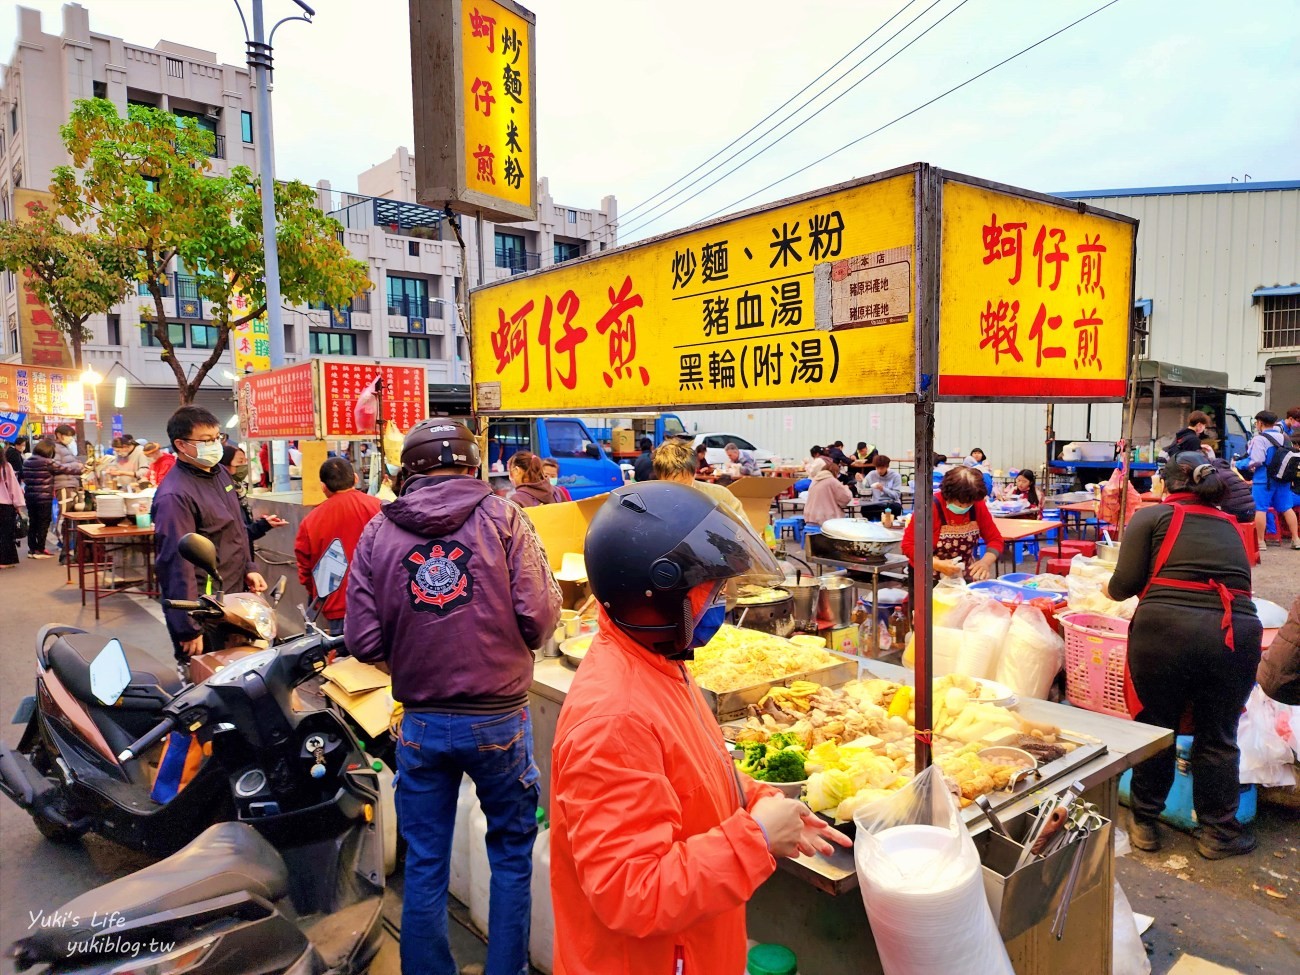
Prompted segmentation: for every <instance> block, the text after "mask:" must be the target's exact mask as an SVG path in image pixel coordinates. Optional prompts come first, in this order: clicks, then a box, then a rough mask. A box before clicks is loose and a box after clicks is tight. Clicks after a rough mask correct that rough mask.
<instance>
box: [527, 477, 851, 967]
mask: <svg viewBox="0 0 1300 975" xmlns="http://www.w3.org/2000/svg"><path fill="white" fill-rule="evenodd" d="M585 554H586V560H587V573H588V579H589V581H590V583H591V589H592V592H593V593H594V594H595V596H596V599H597V600H598V601H599V603H600V607H601V613H600V631H599V632H598V633H597V635H596V637H595V638H594V639H593V640H592V642H591V646H590V649H589V650H588V651H587V655H586V657H585V659H584V660H583V664H582V667H581V668H579V670H578V674H577V677H576V678H575V679H574V681H573V687H572V689H571V690H570V691H569V693H568V695H567V697H566V699H565V702H564V708H563V710H561V711H560V721H559V725H558V727H557V729H556V736H555V745H554V748H553V749H552V768H551V896H552V903H553V904H554V905H555V970H556V971H557V972H565V973H567V975H633V973H636V975H640V973H646V975H652V973H653V975H658V973H665V972H677V973H680V972H686V973H688V975H690V973H704V972H708V973H713V972H723V973H731V972H740V971H743V970H744V968H745V947H746V944H745V906H744V905H745V902H746V901H748V900H749V898H750V897H751V896H753V894H754V892H755V890H757V889H758V887H759V885H760V884H762V883H763V881H765V880H766V879H767V878H768V877H769V876H771V875H772V873H773V871H774V870H775V869H776V860H775V857H793V856H795V855H797V854H799V853H806V854H812V853H813V852H821V853H830V852H832V850H833V849H834V848H833V847H832V845H831V844H832V843H836V844H838V845H840V846H848V845H849V840H848V837H846V836H844V835H842V834H840V833H838V832H836V831H835V830H833V829H832V828H831V827H830V826H829V825H828V824H826V823H824V822H822V821H821V820H819V819H817V817H816V816H814V815H813V814H812V813H811V812H810V811H809V810H808V807H807V806H805V805H803V804H802V803H800V802H798V801H797V800H794V799H787V798H785V797H783V796H782V795H781V794H780V793H779V792H778V791H777V790H776V789H774V788H773V787H771V786H769V785H764V784H761V783H758V782H755V781H754V780H753V779H750V778H749V777H747V776H743V775H740V774H739V773H738V772H737V770H736V768H735V765H734V764H733V762H732V759H731V755H730V754H729V752H728V750H727V746H726V743H725V742H724V741H723V738H722V731H721V729H719V727H718V724H717V722H716V721H715V720H714V718H713V715H712V714H711V713H710V712H709V709H708V705H707V704H706V703H705V701H704V698H703V695H701V693H700V690H699V687H698V686H697V685H696V684H695V681H694V680H693V679H692V678H691V675H690V672H689V671H688V670H687V668H686V664H685V660H687V659H690V657H691V656H692V654H693V650H694V648H695V647H700V646H703V645H704V644H705V643H707V642H708V640H709V639H710V638H711V637H712V636H713V635H714V633H716V632H717V630H718V628H719V627H720V626H721V625H722V621H723V619H724V618H725V612H726V609H725V605H724V603H723V601H722V600H723V597H722V589H723V587H724V586H725V585H726V583H727V580H729V579H733V578H734V579H743V580H744V581H746V582H753V583H757V584H760V585H770V584H772V583H774V582H779V581H780V580H781V578H782V574H781V570H780V568H779V566H778V565H777V563H776V560H775V559H773V557H772V555H771V553H770V552H769V551H768V550H767V546H766V545H765V544H764V543H763V541H762V539H760V538H759V537H758V535H756V534H755V533H754V531H753V529H752V528H750V527H749V526H748V525H747V524H743V523H742V522H741V520H740V519H738V518H737V517H736V516H735V515H733V514H732V513H731V512H729V511H727V510H725V509H724V508H722V507H721V506H719V505H718V503H717V502H716V501H714V500H713V499H712V498H710V497H707V496H706V495H704V494H702V493H701V492H699V491H696V490H695V489H694V488H691V487H689V486H687V485H684V484H672V483H667V482H664V481H647V482H642V483H639V484H633V485H627V486H625V487H622V488H619V489H618V490H617V491H615V492H613V493H612V494H610V495H609V500H608V501H606V502H605V504H604V505H603V506H602V507H601V509H600V510H599V511H598V512H597V513H596V516H595V518H593V519H592V523H591V528H590V529H589V531H588V532H587V541H586V546H585Z"/></svg>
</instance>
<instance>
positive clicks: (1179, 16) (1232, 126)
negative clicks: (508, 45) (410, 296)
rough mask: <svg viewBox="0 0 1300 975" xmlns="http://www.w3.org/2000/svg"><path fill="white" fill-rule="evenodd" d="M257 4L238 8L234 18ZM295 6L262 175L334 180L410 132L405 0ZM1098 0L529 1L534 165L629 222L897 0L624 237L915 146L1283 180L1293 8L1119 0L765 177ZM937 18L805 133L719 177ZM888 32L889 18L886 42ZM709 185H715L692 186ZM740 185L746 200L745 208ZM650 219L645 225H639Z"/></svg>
mask: <svg viewBox="0 0 1300 975" xmlns="http://www.w3.org/2000/svg"><path fill="white" fill-rule="evenodd" d="M250 2H251V0H242V3H243V4H244V6H245V9H248V5H249V3H250ZM311 2H312V5H313V6H314V7H315V8H316V11H317V18H316V23H315V24H313V25H311V26H308V25H306V24H301V23H295V24H288V25H286V26H285V27H284V28H283V29H282V30H281V32H280V33H279V35H278V36H277V37H276V49H275V62H276V67H277V71H276V88H275V122H276V153H277V165H278V173H277V175H278V176H280V177H281V178H292V177H297V178H300V179H303V180H305V181H308V182H314V181H316V180H317V179H320V178H326V179H329V180H330V181H331V182H332V183H333V185H334V187H335V188H336V189H349V188H353V187H355V183H356V174H357V173H358V172H360V171H361V170H363V169H365V168H366V167H368V166H370V165H372V164H374V163H377V162H380V161H382V160H383V159H386V158H387V157H388V156H389V155H390V154H391V153H392V152H393V150H394V149H395V148H396V147H397V146H399V145H408V146H409V145H411V143H412V121H411V79H410V46H409V45H410V40H409V30H408V23H407V18H408V13H407V11H408V7H407V0H311ZM1103 2H1104V0H1050V2H1044V0H965V2H963V0H937V3H936V0H913V2H912V3H911V4H905V0H797V2H791V0H532V2H531V3H530V4H527V5H528V6H530V8H531V9H532V10H534V12H535V13H536V14H537V22H538V27H537V48H538V50H537V65H538V67H537V77H538V92H537V98H538V152H539V157H540V158H539V166H538V171H539V173H540V174H541V175H545V176H549V177H550V183H551V190H552V194H553V195H554V197H555V199H556V200H557V201H558V202H560V203H564V204H569V205H572V206H580V207H595V206H598V205H599V203H600V200H601V197H603V196H604V195H606V194H610V193H612V194H614V195H616V196H617V197H618V199H619V205H620V209H621V210H622V211H623V212H624V213H625V214H626V213H628V211H629V210H631V208H632V207H634V206H635V205H636V204H639V203H642V202H643V201H644V200H645V199H646V198H647V197H649V196H651V195H653V194H655V193H656V192H657V191H659V190H660V189H661V188H663V187H664V186H666V185H668V184H670V183H672V182H673V181H674V180H676V179H677V178H678V177H681V176H683V175H684V174H685V173H687V171H689V170H691V169H692V167H694V166H696V165H697V164H699V163H702V162H704V161H705V160H706V159H708V158H709V157H710V156H711V155H713V154H714V153H715V152H716V151H717V150H719V149H721V148H723V147H724V146H725V145H726V144H727V143H729V142H731V141H732V140H733V139H735V138H736V137H738V136H740V135H741V134H742V133H743V132H744V131H745V130H746V129H748V128H749V127H750V126H751V125H754V124H755V123H758V122H759V121H760V120H762V119H763V118H764V116H766V115H767V114H768V113H769V112H771V111H773V110H774V109H776V108H777V107H778V106H780V105H781V104H782V103H783V102H784V101H786V99H787V98H789V97H790V96H792V95H794V94H795V93H796V92H797V91H799V89H801V88H802V87H804V86H805V85H806V84H808V83H809V82H811V81H812V80H813V79H814V78H815V77H816V76H817V75H819V74H820V73H821V72H822V71H824V70H825V69H827V68H829V67H830V66H831V65H832V64H834V63H835V62H836V61H837V60H838V59H839V58H841V57H842V56H843V55H845V54H847V53H848V52H849V51H850V50H851V49H852V48H854V46H855V45H856V44H858V43H859V42H860V41H862V40H863V39H864V38H866V37H867V35H869V34H870V33H871V32H872V31H873V30H875V29H876V28H877V27H880V25H881V24H882V23H883V22H885V21H886V20H887V19H888V18H890V17H891V16H892V15H894V14H895V13H897V12H898V11H899V10H900V8H904V7H905V9H903V12H902V13H901V14H900V15H899V16H898V17H897V18H896V19H895V20H893V21H892V23H890V25H889V26H888V27H886V28H884V29H883V30H882V31H881V32H880V33H879V34H877V35H876V36H875V37H874V38H873V39H872V40H870V41H869V42H867V43H866V44H865V45H864V46H862V47H860V48H859V49H858V50H857V51H856V52H854V53H853V54H852V55H851V56H850V57H849V58H848V59H847V60H846V61H845V62H844V63H843V64H842V65H841V66H840V67H839V68H836V69H835V70H834V71H832V72H831V73H830V74H829V75H828V76H827V77H826V78H824V79H823V80H822V81H820V82H818V83H817V84H816V85H814V86H813V87H812V88H810V89H809V91H808V92H806V93H805V94H804V95H803V96H801V98H800V99H798V100H796V101H795V102H793V103H791V104H790V105H789V106H788V107H786V108H785V109H783V110H782V111H781V112H780V113H779V114H778V115H777V116H776V118H777V119H779V118H781V117H783V116H785V115H786V114H788V113H789V112H791V111H794V110H795V109H796V108H797V106H798V105H799V103H800V102H801V101H803V99H804V98H807V97H809V96H811V95H814V94H815V93H816V92H818V91H819V90H820V89H821V88H822V87H823V86H824V85H826V84H829V83H831V82H832V81H833V79H834V78H835V77H837V76H838V75H839V74H840V73H841V72H842V71H844V70H845V69H848V68H850V66H852V65H853V64H854V63H855V62H857V61H858V60H859V59H861V58H863V57H864V56H867V55H868V54H870V52H871V51H872V50H873V49H874V48H875V47H877V45H879V44H881V43H882V42H884V43H885V47H884V48H883V49H882V50H881V51H879V52H878V53H875V54H873V55H871V56H870V57H869V58H868V60H867V61H866V62H865V63H864V64H862V65H861V66H860V67H858V68H857V69H856V70H853V71H852V72H851V73H850V74H849V76H848V77H847V78H845V79H844V80H843V81H840V82H839V83H838V84H836V85H835V86H834V87H833V88H832V89H831V91H829V92H828V93H827V94H825V95H823V96H821V98H820V99H818V100H817V101H816V102H815V103H814V105H813V106H812V107H810V108H809V109H805V110H803V111H802V112H800V113H799V114H797V115H795V117H794V118H792V119H791V120H790V121H789V122H786V123H785V125H784V126H783V127H782V128H781V129H778V131H777V132H776V133H773V134H772V135H770V136H767V137H766V138H764V139H763V140H762V141H760V142H758V143H757V144H756V145H755V146H754V147H753V148H750V149H748V150H746V151H744V152H743V153H742V154H741V155H740V156H738V157H737V158H736V159H735V160H733V161H731V162H730V163H728V164H727V165H726V166H725V168H724V169H722V170H720V171H719V172H717V173H714V174H713V175H710V176H708V177H706V178H704V179H703V180H702V181H701V182H699V184H698V185H697V186H695V187H693V188H692V189H690V190H688V191H687V192H685V193H683V194H682V195H680V196H678V197H677V198H676V199H674V200H672V201H671V202H670V203H668V204H667V206H674V205H676V204H678V203H681V202H682V201H684V200H686V201H687V202H685V203H684V204H683V205H681V206H680V208H678V209H676V210H674V211H673V212H671V213H665V214H663V215H661V216H657V217H656V216H655V211H653V210H650V209H644V208H643V209H639V210H637V211H635V212H632V213H631V214H630V215H628V216H627V217H625V218H624V220H623V227H624V235H623V238H624V239H625V240H627V239H632V238H635V237H641V236H645V235H647V234H649V233H658V232H662V231H665V230H670V229H673V228H675V227H679V226H683V225H686V224H688V223H692V222H694V221H696V220H700V219H702V218H704V217H706V216H709V215H711V214H713V213H715V212H723V213H725V212H729V211H731V210H733V209H740V208H742V207H748V206H753V205H756V204H759V203H763V202H768V201H771V200H776V199H780V198H782V197H785V196H789V195H792V194H794V193H798V192H803V191H806V190H810V189H815V188H817V187H819V186H826V185H830V184H833V183H836V182H840V181H842V180H845V179H849V178H852V177H855V176H861V175H865V174H868V173H873V172H878V171H881V170H884V169H888V168H891V167H893V166H896V165H899V164H903V163H907V162H912V161H915V160H925V161H928V162H932V163H935V164H938V165H941V166H945V167H948V168H951V169H955V170H959V171H962V172H967V173H971V174H974V175H978V176H983V177H987V178H990V179H996V180H1001V181H1004V182H1008V183H1013V184H1017V185H1022V186H1027V187H1030V188H1033V189H1039V190H1045V191H1064V190H1079V189H1091V188H1104V187H1119V186H1150V185H1164V184H1176V183H1218V182H1227V181H1228V180H1229V179H1230V178H1231V177H1233V176H1236V177H1237V178H1239V179H1240V178H1242V177H1243V176H1244V174H1247V173H1248V174H1250V176H1251V177H1252V178H1253V179H1256V180H1267V179H1296V178H1300V163H1298V162H1297V160H1300V16H1297V9H1300V4H1298V3H1297V0H1245V2H1237V3H1225V2H1224V0H1119V2H1117V3H1115V4H1114V5H1113V6H1111V7H1109V8H1108V9H1106V10H1104V11H1102V12H1101V13H1099V14H1097V15H1096V16H1095V17H1092V18H1091V19H1089V20H1087V21H1085V22H1084V23H1082V24H1079V25H1078V26H1076V27H1074V28H1072V29H1071V30H1069V31H1067V32H1066V33H1064V34H1062V35H1061V36H1060V37H1057V38H1055V39H1053V40H1050V41H1048V42H1047V43H1045V44H1043V45H1042V46H1041V47H1038V48H1037V49H1035V50H1033V51H1031V52H1029V53H1028V54H1025V55H1024V56H1022V57H1020V58H1018V59H1016V60H1015V61H1012V62H1011V63H1010V64H1008V65H1006V66H1004V67H1002V68H999V69H998V70H996V71H994V72H992V73H991V74H989V75H987V76H986V77H984V78H982V79H980V80H978V81H975V82H974V83H972V84H970V85H969V86H967V87H965V88H963V89H961V90H960V91H958V92H956V93H954V94H952V95H949V96H948V97H946V98H943V99H942V100H940V101H938V102H936V103H935V104H934V105H932V106H930V107H928V108H925V109H923V110H921V111H919V112H917V113H916V114H915V115H912V116H911V117H910V118H908V119H906V120H904V121H902V122H899V123H898V124H896V125H893V126H891V127H889V128H887V129H885V130H884V131H882V132H880V133H879V134H877V135H874V136H872V137H870V138H868V139H866V140H865V141H863V142H861V143H859V144H858V145H857V146H855V147H854V148H852V149H849V150H848V151H845V152H842V153H839V154H838V155H836V156H833V157H832V158H830V159H828V160H826V161H824V162H821V163H819V164H817V165H815V166H812V168H810V169H808V170H807V171H805V172H802V173H800V174H798V175H796V176H793V177H792V178H789V179H786V180H785V181H784V182H781V183H780V184H779V185H776V186H772V187H770V188H767V187H768V185H769V184H771V183H773V182H774V181H777V180H780V179H782V178H783V177H786V176H789V175H790V174H791V173H793V172H794V171H796V170H799V169H801V168H803V167H804V166H807V165H808V164H809V163H812V162H813V161H814V160H817V159H818V158H819V157H821V156H823V155H825V154H826V153H829V152H831V151H832V150H833V149H836V148H838V147H840V146H842V145H844V144H845V143H847V142H850V141H851V140H853V139H856V138H857V137H859V136H861V135H863V134H865V133H867V132H869V131H871V130H872V129H875V128H877V127H878V126H881V125H883V124H885V123H887V122H889V121H891V120H892V119H894V118H896V117H897V116H900V115H902V114H903V113H905V112H908V111H910V110H911V109H913V108H915V107H916V106H918V105H920V104H921V103H923V102H925V101H927V100H929V99H931V98H933V97H935V96H936V95H939V94H940V93H942V92H944V91H946V90H947V89H949V88H951V87H952V86H954V85H957V84H960V83H961V82H963V81H966V80H967V79H968V78H970V77H971V76H973V75H975V74H977V73H978V72H980V71H983V70H984V69H986V68H988V67H990V66H992V65H994V64H996V63H997V62H999V61H1000V60H1002V59H1003V58H1005V57H1007V56H1009V55H1011V54H1014V53H1015V52H1017V51H1019V50H1020V49H1021V48H1024V47H1026V46H1028V45H1030V44H1032V43H1034V42H1035V41H1038V40H1039V39H1041V38H1043V37H1045V36H1046V35H1048V34H1050V33H1052V32H1053V31H1056V30H1059V29H1060V28H1062V27H1064V26H1065V25H1067V24H1069V23H1071V22H1072V21H1074V20H1077V19H1078V18H1080V17H1082V16H1084V15H1085V14H1087V13H1088V12H1090V11H1092V10H1094V9H1095V8H1097V7H1098V6H1100V5H1101V4H1102V3H1103ZM24 5H25V6H30V7H35V8H38V9H40V10H41V11H42V13H43V14H44V17H45V29H46V30H47V31H49V32H52V33H58V31H59V29H60V23H61V15H60V7H61V4H60V3H59V2H58V0H27V3H25V4H24ZM85 5H86V6H87V7H89V9H90V24H91V30H93V31H97V32H103V33H108V34H115V35H118V36H121V37H125V38H126V39H127V40H129V41H133V42H137V43H144V44H150V45H152V44H154V43H156V42H157V41H158V40H160V39H168V40H174V41H177V42H180V43H184V44H189V45H193V46H195V47H200V48H204V49H208V50H212V49H215V50H216V52H217V54H218V56H219V57H220V58H221V59H222V60H223V61H227V62H234V63H242V61H243V56H244V55H243V52H244V38H243V33H242V30H241V27H240V23H239V18H238V16H237V14H236V13H235V10H234V9H233V0H87V2H86V4H85ZM932 5H933V9H928V8H931V7H932ZM266 7H267V15H268V19H269V20H273V19H277V18H278V17H279V16H286V15H289V14H290V13H296V12H297V8H296V7H294V6H293V5H292V3H290V0H266ZM927 10H928V12H927ZM954 11H955V12H954ZM949 12H952V13H951V16H949V17H948V19H946V20H944V21H943V22H942V23H939V24H938V26H935V27H934V28H933V30H931V31H930V33H928V34H926V36H924V37H923V38H921V39H920V40H919V41H918V42H917V43H916V44H915V45H913V46H912V47H910V48H908V49H907V50H906V51H903V52H902V53H901V54H899V55H898V56H897V57H896V58H895V59H894V60H893V61H891V62H890V63H889V64H888V65H886V66H884V67H882V68H880V69H879V71H878V72H877V73H876V74H874V75H872V76H871V77H870V78H868V79H867V80H865V81H863V82H862V83H861V84H859V85H858V86H857V87H856V88H854V89H853V90H852V91H850V92H849V93H848V94H847V95H845V96H844V97H843V98H841V99H840V100H839V101H837V102H835V103H834V104H833V105H831V106H830V107H829V108H827V109H826V110H825V111H823V112H822V113H821V114H820V115H819V116H818V117H817V118H815V119H814V120H813V121H811V122H809V123H808V124H807V125H805V126H803V127H802V128H801V129H800V130H799V131H798V132H796V133H794V134H793V135H792V136H790V137H789V138H788V139H786V140H785V141H784V142H782V143H780V144H779V145H776V146H775V147H774V148H772V149H771V150H770V151H767V152H763V153H762V154H761V155H759V156H758V157H757V158H756V159H755V160H754V161H753V162H752V163H749V164H748V165H745V166H744V167H743V168H741V169H739V170H738V171H736V172H735V173H732V174H730V175H724V174H726V172H727V170H729V169H731V168H733V167H735V166H736V165H737V164H739V163H741V162H743V161H744V160H745V159H747V158H748V157H749V156H751V155H753V154H754V153H755V152H757V151H758V150H759V149H760V148H762V147H763V146H764V145H766V144H767V143H768V142H770V141H771V140H772V139H774V138H775V137H776V135H778V134H779V133H780V132H781V131H785V130H786V129H788V128H790V127H791V126H793V125H794V124H795V123H797V122H798V121H799V120H800V119H802V118H805V117H807V116H808V115H809V114H810V112H811V111H812V110H813V109H815V108H816V107H817V106H820V105H824V104H826V103H827V102H828V101H829V100H830V98H831V97H833V96H834V95H835V94H836V93H838V92H842V91H844V90H845V89H846V88H848V86H849V85H851V84H853V83H854V82H855V81H857V80H858V79H860V78H862V77H863V76H864V75H866V74H867V73H868V72H869V71H871V70H872V69H873V68H876V67H877V66H878V65H880V64H881V63H882V62H883V61H884V60H885V58H887V57H888V56H889V55H891V54H893V53H895V52H896V51H899V50H900V49H901V48H902V46H903V45H904V44H905V43H906V42H907V41H909V40H910V39H912V38H914V37H916V36H917V35H919V34H920V32H921V31H922V30H924V29H925V28H926V27H929V26H930V25H932V24H935V23H936V21H938V19H939V18H940V17H942V16H943V15H944V14H948V13H949ZM918 14H920V15H921V17H920V19H919V20H918V21H917V22H916V23H914V24H912V25H911V26H910V27H909V26H905V25H907V24H908V22H909V21H911V20H912V18H914V17H916V16H917V15H918ZM16 21H17V15H16V13H15V12H14V11H13V10H12V9H11V10H10V11H9V14H8V16H0V56H3V57H5V58H8V57H9V56H10V53H11V52H12V51H13V46H14V35H15V31H16ZM899 28H902V29H903V33H902V34H901V35H900V36H899V37H897V38H896V39H893V40H890V37H891V35H893V34H894V32H895V31H897V30H898V29H899ZM760 131H761V129H760V130H756V131H755V132H754V133H753V134H751V135H749V136H747V137H746V138H745V139H743V140H742V141H741V142H740V143H739V144H738V145H737V146H736V147H734V148H733V149H732V150H729V151H728V153H724V154H723V155H724V156H725V155H728V154H729V153H730V152H734V151H735V149H739V148H741V147H742V146H744V145H745V143H747V142H749V141H750V140H751V139H753V138H755V136H757V135H758V133H759V132H760ZM715 163H716V161H715ZM697 175H698V174H697ZM720 176H722V177H723V178H722V179H721V181H720V182H718V184H717V185H716V186H713V187H712V188H710V189H708V190H707V191H705V192H704V193H701V194H700V195H699V196H697V197H695V198H693V199H689V200H688V197H690V196H691V194H694V193H695V192H696V191H698V190H700V189H701V188H703V187H705V186H706V185H707V184H709V183H711V182H713V181H714V180H717V179H718V178H719V177H720ZM694 178H695V177H694V176H693V177H692V179H694ZM756 191H758V192H756ZM749 194H755V195H753V196H752V197H751V198H750V199H748V200H745V201H744V202H743V204H741V202H740V201H741V200H742V198H745V197H746V196H747V195H749ZM664 209H667V207H665V208H664ZM643 216H645V217H651V218H654V219H653V221H652V222H649V223H645V222H644V221H643V219H642V218H643Z"/></svg>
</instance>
